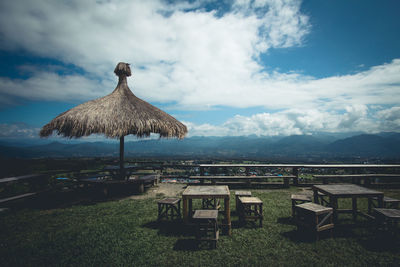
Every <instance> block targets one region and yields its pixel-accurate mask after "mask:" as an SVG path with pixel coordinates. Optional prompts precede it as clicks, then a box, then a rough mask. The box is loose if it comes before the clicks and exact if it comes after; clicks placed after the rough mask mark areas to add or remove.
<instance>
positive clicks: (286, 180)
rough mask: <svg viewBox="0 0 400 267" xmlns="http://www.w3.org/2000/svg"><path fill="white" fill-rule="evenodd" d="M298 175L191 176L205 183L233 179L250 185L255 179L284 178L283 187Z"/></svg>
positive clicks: (287, 185) (192, 178)
mask: <svg viewBox="0 0 400 267" xmlns="http://www.w3.org/2000/svg"><path fill="white" fill-rule="evenodd" d="M294 178H296V176H294V175H284V176H279V175H276V176H224V175H200V176H190V177H189V179H191V180H200V183H201V184H204V182H205V181H211V184H216V183H217V181H219V182H232V181H236V180H237V181H242V182H245V183H246V184H247V185H248V186H249V187H250V186H251V183H252V182H255V181H258V182H259V181H263V180H269V179H282V181H283V187H285V188H287V187H289V180H290V179H294Z"/></svg>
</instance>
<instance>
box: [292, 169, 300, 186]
mask: <svg viewBox="0 0 400 267" xmlns="http://www.w3.org/2000/svg"><path fill="white" fill-rule="evenodd" d="M292 173H293V175H294V176H296V177H295V178H293V185H296V186H297V185H299V168H298V167H293V169H292Z"/></svg>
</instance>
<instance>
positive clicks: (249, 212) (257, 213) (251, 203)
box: [239, 197, 263, 227]
mask: <svg viewBox="0 0 400 267" xmlns="http://www.w3.org/2000/svg"><path fill="white" fill-rule="evenodd" d="M239 202H240V204H239V205H240V213H239V219H240V221H241V222H242V223H244V222H245V221H246V220H255V221H257V220H259V222H260V227H262V220H263V202H262V201H261V200H260V199H259V198H258V197H239Z"/></svg>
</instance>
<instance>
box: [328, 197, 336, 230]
mask: <svg viewBox="0 0 400 267" xmlns="http://www.w3.org/2000/svg"><path fill="white" fill-rule="evenodd" d="M329 206H331V207H332V209H333V221H334V223H335V224H336V222H337V219H338V214H337V209H338V199H337V198H336V197H334V196H329Z"/></svg>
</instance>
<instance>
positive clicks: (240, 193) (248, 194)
mask: <svg viewBox="0 0 400 267" xmlns="http://www.w3.org/2000/svg"><path fill="white" fill-rule="evenodd" d="M239 197H251V192H250V191H235V204H236V212H237V213H238V214H239V213H240V202H239Z"/></svg>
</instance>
